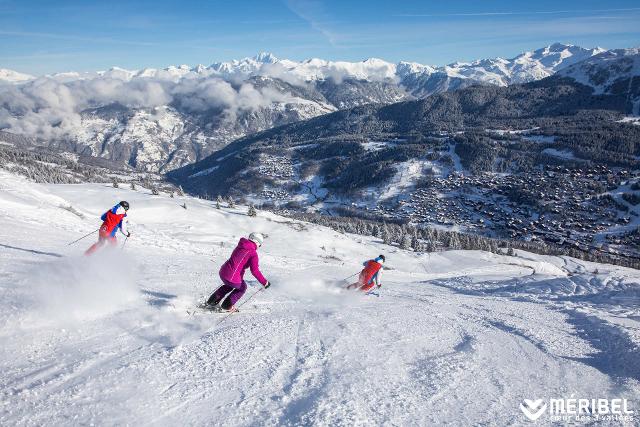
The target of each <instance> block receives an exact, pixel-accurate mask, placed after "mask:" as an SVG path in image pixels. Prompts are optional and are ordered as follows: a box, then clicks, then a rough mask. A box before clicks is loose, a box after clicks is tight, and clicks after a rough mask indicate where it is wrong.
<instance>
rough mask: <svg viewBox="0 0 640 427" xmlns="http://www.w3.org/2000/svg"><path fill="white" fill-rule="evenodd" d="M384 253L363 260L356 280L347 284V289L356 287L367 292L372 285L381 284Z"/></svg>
mask: <svg viewBox="0 0 640 427" xmlns="http://www.w3.org/2000/svg"><path fill="white" fill-rule="evenodd" d="M384 261H385V258H384V255H379V256H378V258H375V259H370V260H369V261H365V262H364V263H363V264H362V265H364V268H363V269H362V271H361V272H360V276H359V277H358V281H357V282H355V283H352V284H350V285H349V286H347V289H355V288H358V289H360V290H361V291H363V292H369V291H370V290H371V289H372V288H373V287H374V286H377V287H380V286H382V281H381V276H382V264H384Z"/></svg>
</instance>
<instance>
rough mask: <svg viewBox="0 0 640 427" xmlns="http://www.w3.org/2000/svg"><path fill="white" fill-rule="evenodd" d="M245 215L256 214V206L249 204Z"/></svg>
mask: <svg viewBox="0 0 640 427" xmlns="http://www.w3.org/2000/svg"><path fill="white" fill-rule="evenodd" d="M247 215H249V216H257V215H258V213H257V212H256V208H255V207H254V206H253V204H250V205H249V212H247Z"/></svg>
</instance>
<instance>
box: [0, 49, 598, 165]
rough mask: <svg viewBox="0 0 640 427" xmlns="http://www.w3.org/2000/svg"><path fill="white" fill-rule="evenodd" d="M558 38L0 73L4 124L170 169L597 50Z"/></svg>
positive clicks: (50, 140) (46, 140)
mask: <svg viewBox="0 0 640 427" xmlns="http://www.w3.org/2000/svg"><path fill="white" fill-rule="evenodd" d="M601 52H602V49H598V48H596V49H583V48H580V47H577V46H568V45H560V44H555V45H552V46H548V47H546V48H543V49H539V50H537V51H534V52H527V53H524V54H522V55H519V56H517V57H515V58H512V59H508V60H507V59H501V58H496V59H489V60H481V61H475V62H472V63H455V64H451V65H448V66H444V67H432V66H428V65H421V64H417V63H407V62H400V63H398V64H393V63H389V62H386V61H383V60H380V59H368V60H366V61H362V62H355V63H351V62H340V61H324V60H320V59H310V60H306V61H302V62H296V61H290V60H281V59H278V58H276V57H274V56H273V55H271V54H260V55H257V56H256V57H254V58H245V59H243V60H237V61H231V62H222V63H216V64H213V65H211V66H208V67H205V66H197V67H194V68H191V67H188V66H184V65H182V66H177V67H168V68H166V69H162V70H160V69H143V70H138V71H129V70H124V69H120V68H113V69H111V70H108V71H105V72H95V73H62V74H55V75H51V76H44V77H40V78H31V77H30V76H26V77H24V78H23V77H20V79H16V78H13V77H15V76H14V75H12V74H10V73H9V72H5V71H6V70H3V73H0V82H1V81H3V80H2V79H3V76H5V75H6V76H13V77H11V79H8V78H7V79H5V80H4V83H0V129H4V130H6V131H8V132H13V133H16V134H21V135H26V136H29V137H32V138H34V139H35V140H36V141H37V143H38V144H41V145H47V146H51V147H56V148H60V149H66V150H71V151H73V152H76V153H81V154H85V155H91V156H96V157H103V158H106V159H109V160H112V161H115V162H121V163H124V164H127V165H130V166H133V167H135V168H137V169H139V170H143V171H144V170H146V171H152V172H166V171H170V170H173V169H176V168H179V167H181V166H184V165H187V164H190V163H193V162H195V161H199V160H202V159H204V158H205V157H206V156H208V155H210V154H212V153H213V152H215V151H216V150H219V149H220V148H222V147H224V146H225V145H227V144H229V143H230V142H231V141H233V140H235V139H237V138H241V137H243V136H246V135H250V134H253V133H255V132H259V131H262V130H265V129H270V128H272V127H277V126H280V125H284V124H287V123H292V122H297V121H301V120H306V119H309V118H313V117H317V116H321V115H324V114H327V113H331V112H334V111H336V110H342V109H349V108H353V107H358V106H364V105H367V104H377V105H380V104H391V103H395V102H400V101H406V100H412V99H416V98H418V99H420V98H424V97H427V96H431V95H434V94H439V93H443V92H448V91H453V90H459V89H464V88H466V87H469V86H471V85H474V84H484V85H497V86H506V85H509V84H512V83H520V82H528V81H535V80H538V79H540V78H543V77H547V76H549V75H552V74H553V73H555V72H557V71H558V70H561V69H563V68H564V67H566V66H569V65H571V66H573V65H575V64H577V63H578V62H579V61H580V60H584V59H586V58H590V57H592V56H593V55H598V54H601Z"/></svg>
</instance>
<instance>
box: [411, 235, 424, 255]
mask: <svg viewBox="0 0 640 427" xmlns="http://www.w3.org/2000/svg"><path fill="white" fill-rule="evenodd" d="M411 248H412V249H413V250H414V251H416V252H421V249H422V244H420V239H418V234H414V235H413V237H412V238H411Z"/></svg>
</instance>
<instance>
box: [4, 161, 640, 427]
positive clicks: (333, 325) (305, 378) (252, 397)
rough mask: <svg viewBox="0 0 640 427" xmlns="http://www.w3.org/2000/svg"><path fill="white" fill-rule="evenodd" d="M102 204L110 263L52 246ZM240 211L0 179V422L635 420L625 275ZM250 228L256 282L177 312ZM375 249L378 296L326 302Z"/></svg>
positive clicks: (73, 234) (634, 296)
mask: <svg viewBox="0 0 640 427" xmlns="http://www.w3.org/2000/svg"><path fill="white" fill-rule="evenodd" d="M121 199H126V200H128V201H129V202H130V203H131V206H132V209H131V211H130V214H131V215H130V218H131V231H132V238H131V239H129V240H128V241H127V243H126V245H125V246H124V248H123V249H120V248H121V245H122V243H123V240H122V239H120V241H119V245H118V249H116V250H114V251H110V252H109V251H107V252H103V253H101V254H99V255H96V256H95V257H93V258H85V257H83V256H82V252H83V251H84V250H85V249H86V248H87V247H88V246H89V245H90V244H91V243H93V240H94V238H95V235H93V236H91V237H89V238H87V239H85V240H82V241H80V242H79V243H77V244H75V245H72V246H67V245H66V244H67V243H68V242H70V241H72V240H74V239H76V238H79V237H81V236H82V235H83V234H86V233H89V232H90V231H91V230H93V229H95V228H97V227H98V226H99V221H98V217H99V216H100V214H102V213H103V211H104V210H106V209H107V208H109V207H110V206H112V205H113V204H114V203H115V202H116V201H118V200H121ZM182 203H186V205H187V209H186V210H185V209H183V208H182V207H180V205H181V204H182ZM61 206H73V207H74V208H75V209H76V210H77V211H78V213H79V214H81V215H82V216H83V217H84V218H81V217H80V216H79V215H77V214H74V213H72V212H70V211H69V210H66V209H62V208H61ZM245 213H246V207H238V208H237V209H232V210H230V209H227V208H225V207H223V208H222V209H221V210H218V209H215V207H214V203H212V202H207V201H201V200H195V199H190V198H174V199H172V198H169V197H168V196H167V195H161V196H152V195H150V194H149V193H148V192H147V191H146V190H140V191H137V192H136V191H130V190H126V189H114V188H112V187H111V186H106V185H100V184H86V185H64V186H63V185H57V186H54V185H48V186H44V185H37V184H33V183H29V182H27V181H25V180H23V179H21V178H17V177H15V176H12V175H9V174H7V173H5V172H0V259H1V262H0V292H1V297H0V304H1V305H0V369H1V372H2V375H1V377H0V402H1V403H2V404H1V405H0V424H1V425H90V424H95V425H124V424H129V425H234V426H235V425H241V426H243V425H349V426H351V425H442V424H445V423H448V424H451V425H473V424H481V425H505V424H512V425H513V424H515V425H518V424H522V423H524V422H528V421H527V420H525V419H524V418H523V415H522V412H521V411H520V409H519V404H520V403H521V402H522V400H523V399H549V398H562V397H566V398H569V397H572V396H573V397H575V398H599V397H603V398H614V397H615V398H617V397H619V398H627V399H630V402H631V404H632V407H633V408H636V409H637V410H640V382H639V380H640V360H639V359H640V356H638V354H639V351H638V350H639V349H638V344H639V343H640V329H639V322H638V320H639V319H640V312H639V310H638V306H639V304H638V302H639V300H640V286H639V285H638V282H639V279H640V274H639V272H637V271H634V270H629V269H623V268H618V267H612V266H605V265H596V264H590V263H584V262H580V261H576V260H573V259H571V258H552V257H542V256H536V255H532V254H527V253H521V254H520V255H521V256H520V257H506V256H497V255H492V254H489V253H484V252H477V251H454V252H444V253H438V254H431V255H428V254H414V253H411V252H402V251H398V250H397V249H395V248H391V247H388V246H384V245H382V244H380V243H379V242H378V241H377V240H376V239H371V238H363V237H358V236H350V235H341V234H338V233H336V232H334V231H331V230H328V229H325V228H322V227H318V226H315V225H309V224H302V223H297V222H292V221H290V220H288V219H285V218H281V217H277V216H275V215H271V214H267V213H264V212H259V214H258V217H257V218H250V217H248V216H246V215H245ZM250 231H261V232H263V233H266V234H268V238H267V239H266V241H265V244H264V246H263V247H262V248H261V249H260V254H261V268H262V270H263V272H264V273H265V275H266V276H267V278H268V279H269V280H270V281H272V282H273V286H272V287H271V288H270V289H268V290H267V291H263V292H260V293H259V294H258V295H257V296H256V297H255V298H254V299H252V300H251V302H249V303H248V304H246V305H245V306H244V307H243V308H245V309H246V310H245V312H244V313H240V314H236V315H233V316H231V317H230V318H228V319H227V320H226V321H225V322H224V323H222V324H220V325H217V323H218V322H219V321H220V320H221V319H222V317H221V316H220V315H213V314H196V315H193V316H190V315H189V314H188V313H187V312H188V311H190V310H192V309H193V307H194V305H195V304H196V302H198V301H199V300H201V299H202V298H203V297H205V296H207V295H208V294H209V293H210V292H211V291H212V290H213V289H215V287H216V286H217V285H218V283H219V280H218V278H217V271H218V268H219V267H220V265H221V263H222V262H224V260H225V259H226V257H227V256H228V254H229V253H230V251H231V250H232V248H233V246H234V244H235V243H236V241H237V240H238V238H239V237H240V236H243V235H246V234H247V233H248V232H250ZM379 253H384V254H386V255H387V259H388V263H387V266H388V267H389V268H390V270H388V271H386V272H385V274H384V276H383V278H384V286H383V287H382V288H381V289H380V291H379V293H380V297H373V296H372V297H364V296H361V295H355V294H353V293H348V292H346V291H344V290H342V289H341V288H340V287H339V286H338V285H341V284H344V283H346V282H344V281H341V279H343V278H345V277H347V276H349V275H351V274H353V273H356V272H357V271H358V269H359V266H360V263H361V262H362V261H364V260H366V259H368V258H371V257H374V256H376V255H378V254H379ZM257 289H259V288H258V287H257V286H255V284H254V283H252V286H251V287H250V288H249V290H248V294H247V296H249V295H251V294H252V293H254V292H256V290H257ZM245 298H247V297H245ZM549 423H550V421H549V420H548V419H547V418H544V417H543V418H541V419H539V420H538V421H537V424H540V425H545V424H549ZM629 425H632V423H631V424H629Z"/></svg>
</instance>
